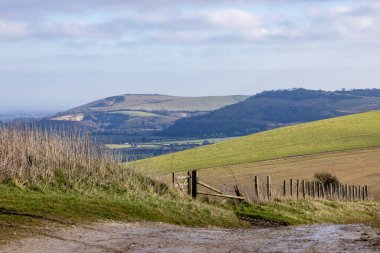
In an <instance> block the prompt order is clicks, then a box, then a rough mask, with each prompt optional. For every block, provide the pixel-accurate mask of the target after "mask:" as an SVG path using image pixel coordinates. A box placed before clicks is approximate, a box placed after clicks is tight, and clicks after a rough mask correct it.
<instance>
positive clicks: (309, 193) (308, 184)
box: [307, 181, 311, 198]
mask: <svg viewBox="0 0 380 253" xmlns="http://www.w3.org/2000/svg"><path fill="white" fill-rule="evenodd" d="M307 196H308V197H309V198H310V197H311V189H310V182H309V181H307Z"/></svg>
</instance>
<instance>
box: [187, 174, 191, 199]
mask: <svg viewBox="0 0 380 253" xmlns="http://www.w3.org/2000/svg"><path fill="white" fill-rule="evenodd" d="M187 194H188V195H191V173H190V171H188V172H187Z"/></svg>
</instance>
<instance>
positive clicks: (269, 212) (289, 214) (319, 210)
mask: <svg viewBox="0 0 380 253" xmlns="http://www.w3.org/2000/svg"><path fill="white" fill-rule="evenodd" d="M236 212H237V214H238V215H239V216H241V217H245V218H251V219H254V220H264V221H271V222H274V223H282V224H289V225H297V224H312V223H322V222H324V223H334V224H346V223H367V222H370V223H377V222H379V221H380V217H379V215H378V213H379V212H380V203H378V202H336V201H330V200H321V201H312V200H300V201H275V202H271V203H261V204H259V205H258V204H250V205H240V206H237V207H236Z"/></svg>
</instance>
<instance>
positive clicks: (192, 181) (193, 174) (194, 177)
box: [191, 170, 198, 199]
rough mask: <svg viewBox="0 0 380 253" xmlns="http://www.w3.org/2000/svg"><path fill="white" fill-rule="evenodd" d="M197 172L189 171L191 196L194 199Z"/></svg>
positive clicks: (195, 195)
mask: <svg viewBox="0 0 380 253" xmlns="http://www.w3.org/2000/svg"><path fill="white" fill-rule="evenodd" d="M197 181H198V171H196V170H193V171H191V196H192V197H193V198H194V199H195V198H196V197H197V193H198V191H197V185H198V182H197Z"/></svg>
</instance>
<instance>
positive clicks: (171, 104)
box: [63, 95, 248, 114]
mask: <svg viewBox="0 0 380 253" xmlns="http://www.w3.org/2000/svg"><path fill="white" fill-rule="evenodd" d="M247 97H248V96H240V95H236V96H212V97H175V96H166V95H121V96H116V97H111V98H105V99H101V100H97V101H94V102H91V103H89V104H86V105H83V106H80V107H77V108H74V109H72V110H69V111H67V113H74V112H75V113H79V112H83V111H86V110H91V111H113V110H143V111H162V110H164V111H212V110H216V109H219V108H221V107H223V106H226V105H230V104H234V103H238V102H240V101H243V100H245V99H246V98H247ZM63 114H65V112H64V113H63Z"/></svg>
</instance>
